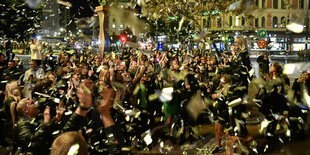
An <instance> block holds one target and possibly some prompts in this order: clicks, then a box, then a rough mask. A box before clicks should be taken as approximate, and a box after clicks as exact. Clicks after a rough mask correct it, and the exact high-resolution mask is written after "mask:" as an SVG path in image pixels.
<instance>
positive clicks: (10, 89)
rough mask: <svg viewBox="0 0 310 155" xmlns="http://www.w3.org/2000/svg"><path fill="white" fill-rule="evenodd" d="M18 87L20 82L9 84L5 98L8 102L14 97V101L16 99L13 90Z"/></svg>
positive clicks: (6, 87)
mask: <svg viewBox="0 0 310 155" xmlns="http://www.w3.org/2000/svg"><path fill="white" fill-rule="evenodd" d="M17 87H18V81H11V82H9V83H7V84H6V86H5V92H4V94H5V98H4V100H7V99H8V98H9V97H14V99H15V97H16V96H14V95H13V94H12V90H13V89H14V88H17Z"/></svg>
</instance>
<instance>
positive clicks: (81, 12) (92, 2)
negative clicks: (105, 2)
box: [66, 0, 100, 18]
mask: <svg viewBox="0 0 310 155" xmlns="http://www.w3.org/2000/svg"><path fill="white" fill-rule="evenodd" d="M66 1H67V2H69V3H71V4H72V7H71V15H72V16H73V17H75V18H81V17H91V16H92V15H93V14H94V13H95V9H96V6H99V5H100V4H99V2H98V0H66Z"/></svg>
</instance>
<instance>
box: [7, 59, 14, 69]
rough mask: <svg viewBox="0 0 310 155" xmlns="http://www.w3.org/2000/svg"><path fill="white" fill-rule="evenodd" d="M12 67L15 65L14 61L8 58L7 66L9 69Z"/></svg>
mask: <svg viewBox="0 0 310 155" xmlns="http://www.w3.org/2000/svg"><path fill="white" fill-rule="evenodd" d="M14 67H15V61H13V60H10V61H9V62H8V68H9V69H12V68H14Z"/></svg>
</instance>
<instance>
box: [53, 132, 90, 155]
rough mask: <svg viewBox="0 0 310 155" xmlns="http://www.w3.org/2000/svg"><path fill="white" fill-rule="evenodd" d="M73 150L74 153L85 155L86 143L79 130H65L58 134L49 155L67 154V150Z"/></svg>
mask: <svg viewBox="0 0 310 155" xmlns="http://www.w3.org/2000/svg"><path fill="white" fill-rule="evenodd" d="M69 150H70V151H74V153H73V154H76V155H87V154H88V148H87V143H86V141H85V139H84V137H83V136H82V134H81V133H80V132H77V131H71V132H65V133H63V134H61V135H60V136H58V137H57V138H56V139H55V140H54V142H53V144H52V148H51V155H67V154H68V152H69Z"/></svg>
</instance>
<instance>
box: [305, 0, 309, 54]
mask: <svg viewBox="0 0 310 155" xmlns="http://www.w3.org/2000/svg"><path fill="white" fill-rule="evenodd" d="M308 33H309V0H307V17H306V41H305V43H306V48H305V50H306V51H307V50H308Z"/></svg>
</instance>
